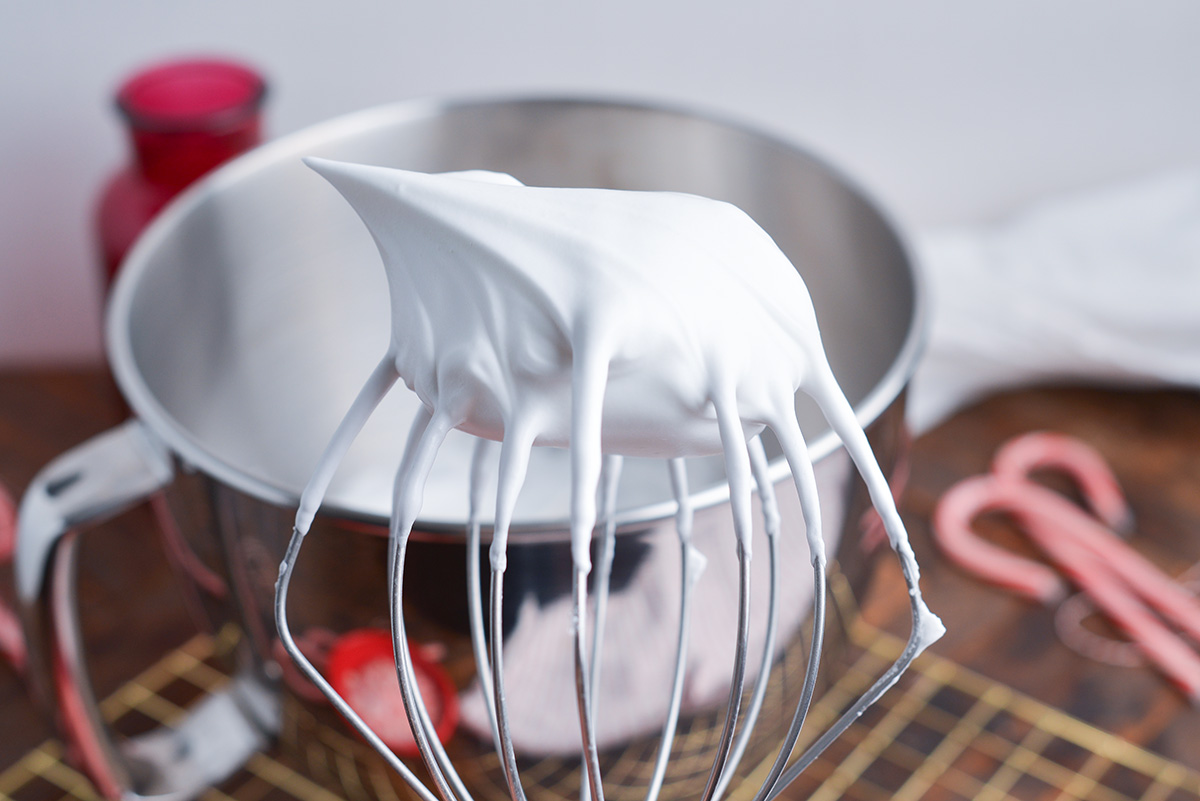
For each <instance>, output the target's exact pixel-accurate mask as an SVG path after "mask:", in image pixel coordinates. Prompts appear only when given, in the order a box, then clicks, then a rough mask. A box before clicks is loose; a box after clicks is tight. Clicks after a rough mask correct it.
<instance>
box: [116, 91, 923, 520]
mask: <svg viewBox="0 0 1200 801" xmlns="http://www.w3.org/2000/svg"><path fill="white" fill-rule="evenodd" d="M519 105H541V106H544V107H550V106H560V107H563V108H569V107H612V108H618V109H625V110H630V111H645V112H653V113H655V114H665V115H674V116H680V117H686V118H689V119H694V120H698V121H702V122H707V123H711V124H714V125H716V126H719V127H722V128H725V129H728V130H730V131H734V132H740V133H744V134H747V135H749V136H752V137H754V138H755V139H757V140H760V141H761V142H763V143H764V144H769V145H772V146H774V147H778V148H781V149H783V150H786V151H789V152H791V153H794V154H796V155H799V156H801V157H803V158H805V159H808V160H810V161H812V162H813V163H815V164H816V165H817V166H818V167H820V168H821V169H822V170H824V171H825V172H827V173H828V174H829V175H830V176H831V177H832V178H834V179H835V180H836V181H837V182H839V183H840V184H842V186H843V188H845V189H846V190H847V192H848V193H850V194H851V195H852V196H854V197H855V198H856V199H857V200H858V201H860V202H861V203H862V204H863V205H864V206H865V207H866V208H868V209H869V210H870V211H871V212H872V213H873V214H875V215H876V216H877V217H878V218H879V220H880V222H881V223H882V225H883V227H884V229H885V230H886V231H887V232H888V233H889V234H890V235H891V236H892V237H893V238H894V240H895V244H896V247H897V250H898V252H899V254H900V255H901V257H902V261H903V262H904V265H905V266H906V267H907V271H908V277H909V280H910V282H911V286H912V298H913V303H912V315H911V319H910V322H909V326H908V330H907V331H906V333H905V337H904V341H903V343H902V344H901V346H900V348H899V350H898V351H897V353H896V357H895V358H894V359H893V360H892V363H891V364H890V365H889V366H888V369H887V370H886V371H885V372H884V374H883V375H882V376H881V378H880V379H879V380H878V381H877V382H876V383H875V385H874V386H873V387H872V388H871V389H870V390H869V391H868V392H867V394H866V395H865V396H864V397H863V399H862V400H861V401H859V402H858V403H857V404H855V405H854V412H855V416H856V418H857V419H858V422H859V424H860V425H862V426H863V428H864V429H865V428H867V427H868V426H869V425H870V424H871V423H873V422H874V421H875V420H877V419H878V418H879V417H880V416H881V415H882V414H883V413H884V412H885V411H886V410H887V409H888V408H889V407H891V406H892V404H893V403H895V402H896V401H897V400H898V399H900V398H901V396H902V395H903V393H904V391H905V389H906V387H907V385H908V383H909V380H910V379H911V378H912V375H913V373H914V372H915V370H916V366H917V363H918V361H919V358H920V355H921V353H922V351H923V350H924V346H925V343H926V340H927V338H928V327H929V315H928V308H927V303H928V291H927V287H926V284H925V280H924V276H923V274H922V273H921V271H920V269H919V268H918V264H917V262H916V260H915V259H914V257H913V250H912V247H911V245H910V244H909V242H908V240H907V239H906V237H905V235H904V233H903V229H902V228H901V227H900V226H899V225H898V224H897V223H896V221H895V219H894V218H893V217H892V215H891V214H890V213H889V212H888V211H887V210H886V209H885V208H884V207H883V206H882V205H881V204H880V203H878V202H877V201H876V200H875V198H874V197H873V196H872V195H871V194H870V193H868V192H866V191H865V190H864V189H863V188H862V187H861V185H860V184H859V183H858V182H857V181H855V180H854V179H852V178H851V177H849V176H848V175H847V174H846V173H845V172H844V171H843V170H841V169H839V168H838V167H836V166H834V165H833V164H831V163H830V162H829V161H828V160H826V159H825V158H823V157H821V156H820V155H818V154H815V153H814V152H813V151H812V150H810V149H809V148H807V147H805V146H803V145H801V144H799V143H797V142H795V141H794V140H792V139H791V138H789V137H785V136H781V135H776V134H775V133H773V132H771V131H769V130H766V129H764V128H763V127H762V126H759V125H755V124H751V123H748V122H746V121H743V120H739V119H735V118H731V117H728V116H726V115H724V114H721V113H718V112H713V111H710V110H703V109H697V108H695V107H691V106H686V105H683V104H675V103H670V102H662V101H659V100H647V99H630V98H617V97H609V96H576V95H561V94H549V95H536V94H532V95H524V94H517V95H488V96H466V97H453V98H418V99H410V100H402V101H398V102H394V103H388V104H384V105H379V106H374V107H371V108H366V109H363V110H360V111H355V112H351V113H348V114H344V115H340V116H338V117H334V118H332V119H329V120H326V121H324V122H320V123H316V124H314V125H311V126H308V127H306V128H302V129H300V130H298V131H295V132H293V133H289V134H285V135H283V136H281V137H279V138H276V139H274V140H271V141H269V142H267V143H265V144H263V145H260V146H259V147H257V148H255V149H253V150H251V151H249V152H247V153H245V154H243V155H241V156H238V157H237V158H235V159H233V160H231V161H229V162H227V163H226V164H224V165H222V166H221V167H219V168H217V169H216V170H214V171H213V172H211V173H209V174H208V175H206V176H205V177H203V178H201V179H200V180H199V181H197V182H196V183H194V184H192V185H191V186H190V187H188V188H187V189H186V190H184V191H183V192H181V193H180V194H179V195H178V196H177V197H176V198H174V199H173V200H172V201H171V202H170V203H169V204H168V205H167V206H166V207H165V208H164V209H163V211H162V212H160V213H159V215H158V216H157V217H155V218H154V220H153V221H152V222H151V223H150V225H149V226H147V228H146V230H145V231H144V232H143V233H142V235H141V236H140V237H139V238H138V240H137V241H136V242H135V244H134V246H133V247H132V248H131V250H130V252H129V254H128V256H127V257H126V258H125V261H124V262H123V264H122V266H121V269H120V271H119V273H118V275H117V279H116V282H115V284H114V286H113V290H112V293H111V295H110V297H109V301H108V306H107V311H106V315H105V344H106V350H107V353H108V358H109V365H110V368H111V370H112V372H113V375H114V377H115V379H116V382H117V385H118V386H119V387H120V389H121V392H122V393H123V394H124V396H125V398H126V400H127V401H128V403H129V405H130V407H131V408H132V409H133V411H134V413H135V415H136V416H137V417H138V418H139V419H140V420H141V421H142V422H143V423H144V424H145V428H146V429H147V430H148V432H149V433H150V434H151V436H153V437H155V438H157V439H158V440H159V441H160V442H161V443H162V444H163V445H164V446H165V447H166V448H167V449H168V450H169V451H171V452H172V453H173V454H175V456H176V457H177V458H178V460H179V461H180V462H181V463H182V464H184V465H186V466H187V468H188V469H190V470H199V471H201V472H203V473H205V474H207V475H208V476H210V477H212V478H213V479H215V480H217V481H218V482H220V483H221V484H224V485H226V486H228V487H231V488H233V489H236V490H238V491H240V492H244V493H246V494H248V495H251V496H254V497H257V498H259V499H261V500H263V501H265V502H267V503H271V504H274V505H277V506H283V507H294V506H296V505H297V504H298V502H299V494H298V493H296V492H294V491H293V490H291V489H288V488H286V487H284V486H282V485H279V484H275V483H273V482H271V481H269V480H266V479H264V478H262V477H261V476H257V475H254V474H252V473H250V472H248V471H246V470H243V469H241V468H238V467H235V466H234V465H231V464H229V463H228V462H226V461H224V460H222V459H221V458H220V457H219V456H217V454H215V453H213V452H211V451H210V450H209V449H207V448H206V447H205V446H204V445H203V444H202V443H201V442H200V441H199V440H198V439H196V438H195V437H194V436H192V435H191V434H190V433H189V432H188V431H187V430H186V429H185V428H184V426H183V425H181V424H180V423H179V422H178V421H177V420H176V419H175V418H174V417H173V416H172V415H171V414H170V413H169V412H168V411H167V409H166V408H165V407H164V406H163V405H162V404H161V403H159V401H158V399H157V398H156V397H155V395H154V393H153V392H152V391H151V390H150V388H149V386H148V385H147V383H146V381H145V380H144V378H143V377H142V375H141V373H140V371H139V370H138V367H137V364H136V359H135V357H134V348H133V342H132V339H131V331H130V326H129V325H128V321H129V318H130V315H131V313H132V309H133V304H134V300H135V295H136V293H137V290H138V286H139V284H140V282H141V280H142V275H143V274H144V273H145V272H146V271H147V270H148V269H149V264H150V263H151V258H150V257H151V255H152V254H153V253H154V252H155V251H156V250H157V249H158V248H159V247H160V245H161V244H162V243H163V242H164V241H165V240H167V238H168V237H170V236H171V233H172V231H174V230H175V229H176V228H178V227H179V226H180V225H181V223H182V222H183V220H184V219H185V218H186V217H187V216H188V215H190V214H191V213H193V211H194V210H195V209H196V208H198V207H199V206H200V205H202V204H203V203H204V202H205V201H206V200H207V199H208V198H210V197H211V196H213V195H216V194H219V193H220V192H221V191H223V190H224V189H225V188H226V187H229V186H232V185H235V184H237V183H239V182H240V181H241V180H243V178H244V177H246V176H249V175H251V174H253V173H255V172H257V171H258V170H260V169H262V168H265V167H266V166H268V165H271V164H275V163H278V162H280V161H282V160H284V159H286V158H290V157H295V158H299V157H300V156H301V155H304V154H306V153H307V152H310V151H312V150H315V149H317V148H319V147H320V146H322V145H325V144H328V143H329V142H331V141H334V140H337V139H339V138H342V137H346V136H350V135H352V134H355V133H359V132H362V131H364V130H370V129H373V128H376V127H379V126H382V125H385V124H390V125H397V124H401V123H406V122H411V121H418V120H421V119H430V118H435V117H438V116H444V115H447V114H449V113H453V112H456V111H462V110H466V109H470V108H479V107H487V106H519ZM840 447H841V442H840V440H839V439H838V438H837V436H836V434H834V432H833V431H832V430H828V429H827V430H826V431H824V432H823V433H822V434H820V435H819V436H818V437H817V438H816V439H814V440H812V441H811V442H809V453H810V456H811V458H812V461H813V463H814V465H815V464H817V463H818V462H820V461H821V460H823V459H825V458H826V457H828V456H829V455H830V454H832V453H833V452H835V451H836V450H838V449H839V448H840ZM769 476H770V479H771V481H772V482H773V483H778V482H780V481H781V480H783V479H784V478H786V477H789V476H790V470H789V469H788V465H787V462H786V460H784V459H783V458H782V457H778V458H776V459H774V460H772V461H771V463H770V465H769ZM728 499H729V487H728V484H726V483H723V482H722V483H719V484H716V485H713V486H711V487H707V488H705V489H702V490H699V491H697V492H695V493H693V494H692V495H691V502H692V505H693V507H694V508H695V509H696V510H699V509H703V508H707V507H710V506H714V505H717V504H721V503H723V502H725V501H727V500H728ZM676 510H677V504H676V503H675V501H674V500H671V499H668V500H665V501H660V502H656V503H653V504H648V505H643V506H640V507H634V508H631V509H625V510H622V511H621V512H620V513H619V514H618V517H617V521H616V522H617V525H618V526H619V527H621V528H628V527H630V526H638V527H644V525H645V524H648V523H651V522H654V521H658V520H662V519H665V518H668V517H671V516H673V515H674V514H675V512H676ZM322 513H323V514H325V515H330V514H332V515H333V516H335V517H339V518H345V519H351V520H359V521H363V522H369V523H373V522H379V518H378V517H377V516H376V515H374V514H370V513H365V512H363V511H361V510H355V509H350V508H345V507H342V506H339V505H338V504H337V503H336V502H334V501H332V500H330V501H327V502H326V503H325V504H323V505H322ZM464 519H465V515H464ZM417 526H418V527H419V528H421V529H422V530H424V531H432V532H437V531H439V530H440V531H446V532H458V533H461V531H462V526H463V523H458V524H456V525H450V524H448V523H440V522H436V521H423V520H421V519H418V521H417ZM565 526H566V521H565V520H564V521H558V522H537V523H522V524H521V525H519V526H518V525H517V522H516V521H514V533H515V532H516V531H517V530H518V529H519V530H521V531H524V532H536V531H555V532H561V531H563V530H564V528H565Z"/></svg>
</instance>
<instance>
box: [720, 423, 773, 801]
mask: <svg viewBox="0 0 1200 801" xmlns="http://www.w3.org/2000/svg"><path fill="white" fill-rule="evenodd" d="M747 446H748V449H749V452H750V469H751V470H752V471H753V473H754V483H755V485H756V486H757V487H758V497H759V502H760V505H761V507H762V514H763V529H764V533H765V534H766V537H767V560H768V567H769V572H770V584H769V587H770V589H769V596H768V600H767V632H766V640H765V642H764V643H763V652H762V659H761V661H760V662H759V665H758V677H757V678H756V679H755V681H754V690H753V691H752V692H751V694H750V705H749V707H748V708H747V710H746V718H745V722H744V723H743V724H742V730H741V732H740V733H739V734H738V738H737V742H736V743H735V744H734V746H733V752H732V753H731V754H730V755H729V764H728V765H727V766H726V768H725V771H724V773H722V775H721V780H720V782H718V783H717V789H716V792H715V793H714V794H713V795H714V796H715V797H716V798H721V797H723V796H724V794H725V790H726V789H728V787H729V783H730V782H731V781H733V777H734V774H735V773H736V772H737V769H738V765H739V764H741V761H742V756H743V755H744V754H745V753H746V747H747V746H748V745H749V744H750V737H751V736H752V735H753V734H754V726H755V725H756V724H757V723H758V715H759V712H761V711H762V703H763V698H765V697H766V694H767V680H768V679H769V678H770V675H771V662H772V661H773V657H774V655H775V637H776V634H777V632H778V629H779V526H780V519H779V504H778V503H777V502H776V500H775V488H774V486H773V485H772V484H771V479H770V476H768V475H767V455H766V453H765V452H764V451H763V444H762V439H760V438H759V437H755V438H753V439H752V440H750V442H749V443H747Z"/></svg>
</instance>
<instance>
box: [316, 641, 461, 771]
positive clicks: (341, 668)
mask: <svg viewBox="0 0 1200 801" xmlns="http://www.w3.org/2000/svg"><path fill="white" fill-rule="evenodd" d="M410 651H411V653H412V661H413V671H414V672H415V673H416V676H417V686H418V687H419V688H420V691H421V696H422V697H423V698H424V699H425V703H426V705H427V706H428V708H429V718H430V720H432V721H433V726H434V731H435V732H436V734H437V737H438V740H440V741H441V742H443V743H444V742H446V741H447V740H449V739H450V737H451V736H452V735H453V734H454V729H455V727H457V726H458V694H457V693H456V692H455V689H454V684H453V683H452V682H451V681H450V677H449V676H448V675H447V674H446V671H445V670H443V669H442V667H441V666H440V665H438V664H437V663H435V662H432V661H430V660H428V659H426V658H425V657H424V656H423V655H422V654H421V651H420V650H419V648H418V647H415V646H413V647H410ZM326 669H327V671H328V676H329V683H330V684H331V685H332V686H333V688H334V689H335V690H337V692H338V694H339V695H341V696H342V697H343V698H345V699H346V702H347V703H348V704H350V706H351V707H352V708H353V709H354V711H355V712H357V713H358V714H359V715H360V716H361V717H362V719H363V721H364V722H365V723H366V724H367V725H368V726H370V727H371V729H372V730H374V732H375V733H376V734H377V735H379V739H381V740H383V742H384V743H386V744H387V746H388V747H389V748H391V749H392V750H393V751H395V752H396V754H398V755H399V756H404V757H419V756H420V750H419V749H418V748H417V741H416V738H415V737H414V736H413V733H412V729H411V728H410V727H409V725H408V716H407V715H406V714H405V712H404V701H403V698H402V697H401V695H400V684H399V680H398V679H397V677H396V663H395V660H394V657H393V653H392V636H391V634H389V633H388V632H386V631H383V630H381V629H358V630H357V631H352V632H349V633H347V634H344V635H342V636H341V637H339V638H338V641H337V642H336V643H334V645H333V648H332V649H331V650H330V651H329V661H328V663H327V666H326Z"/></svg>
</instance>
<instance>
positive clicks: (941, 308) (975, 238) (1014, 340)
mask: <svg viewBox="0 0 1200 801" xmlns="http://www.w3.org/2000/svg"><path fill="white" fill-rule="evenodd" d="M917 253H918V257H919V261H920V262H921V265H922V267H923V269H924V270H925V271H926V273H927V278H928V283H929V287H930V294H931V301H932V302H931V304H930V306H931V312H932V321H931V323H932V325H931V330H930V341H929V347H928V350H927V352H926V356H925V358H924V360H923V361H922V363H921V365H920V367H919V368H918V370H917V373H916V375H915V377H914V379H913V383H912V387H911V392H910V396H909V406H908V414H909V422H910V424H911V425H912V427H913V430H914V431H915V432H917V433H919V432H921V431H924V430H927V429H929V428H931V427H932V426H934V425H935V424H937V423H938V422H939V421H941V420H942V419H944V418H946V417H947V416H949V415H950V414H952V413H953V412H954V411H956V410H958V409H960V408H962V407H963V406H965V405H966V404H968V403H970V402H971V401H973V400H976V399H978V398H980V397H982V396H983V395H986V394H988V393H991V392H994V391H997V390H1000V389H1005V388H1012V387H1017V386H1022V385H1028V384H1034V383H1044V382H1048V381H1087V382H1092V383H1103V384H1112V385H1162V384H1174V385H1183V386H1191V387H1200V170H1196V169H1191V170H1186V171H1179V172H1175V173H1173V174H1169V175H1164V176H1158V177H1154V178H1150V179H1145V180H1141V181H1138V182H1134V183H1130V184H1126V185H1121V186H1114V187H1109V188H1104V189H1101V190H1098V191H1092V192H1086V193H1079V194H1074V195H1069V196H1063V197H1059V198H1054V199H1049V200H1046V201H1043V202H1040V203H1037V204H1035V205H1033V206H1031V207H1030V208H1028V209H1027V210H1025V211H1024V212H1022V213H1020V214H1019V215H1017V216H1016V217H1014V218H1013V219H1011V220H1010V221H1008V222H1006V223H1003V224H995V225H990V226H979V227H973V228H961V229H955V230H947V231H935V232H929V233H927V234H925V235H923V236H919V237H917Z"/></svg>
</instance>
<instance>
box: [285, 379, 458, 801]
mask: <svg viewBox="0 0 1200 801" xmlns="http://www.w3.org/2000/svg"><path fill="white" fill-rule="evenodd" d="M389 365H390V363H389V362H388V361H387V360H385V361H384V362H381V364H380V366H379V367H378V368H376V371H375V373H374V374H372V379H371V380H370V381H368V383H367V385H366V386H364V387H363V389H362V391H361V392H360V393H359V396H358V398H357V399H356V400H355V402H354V405H353V407H352V411H353V412H354V413H353V414H348V415H347V417H346V419H345V420H344V421H343V422H342V425H341V426H339V428H338V431H337V432H336V433H335V435H334V437H333V439H332V441H331V442H330V444H329V446H328V448H327V453H328V454H330V455H331V458H330V461H331V462H332V463H333V464H335V465H336V463H337V462H338V461H340V459H341V457H342V456H343V455H344V454H345V452H346V450H347V449H348V448H349V447H350V443H351V442H352V441H353V440H354V437H355V436H356V435H357V434H358V432H359V430H360V429H361V428H362V424H363V423H365V422H366V418H367V416H368V415H369V414H370V411H371V410H372V409H374V408H375V406H376V405H377V404H378V403H379V400H380V399H382V397H383V396H384V395H386V394H387V391H388V389H390V388H391V386H392V384H393V383H394V382H395V379H396V377H397V376H396V374H395V371H394V370H391V369H390V367H389ZM429 421H430V415H429V413H428V411H426V410H424V408H422V410H421V412H419V413H418V414H417V415H416V416H415V417H414V419H413V423H412V427H411V430H410V432H409V442H410V443H411V442H414V441H415V440H416V439H417V438H419V437H420V436H421V435H422V434H423V433H424V432H425V428H426V427H427V426H428V424H429ZM331 477H332V469H330V470H328V471H326V472H324V473H318V474H317V475H316V476H315V477H314V478H313V480H312V481H310V482H309V485H308V486H307V487H305V490H304V493H303V495H302V496H301V504H300V510H299V511H298V512H297V515H296V517H297V523H296V527H295V528H293V529H292V537H291V540H290V541H289V542H288V547H287V551H286V552H285V553H284V557H283V561H282V563H281V564H280V565H279V578H278V580H277V581H276V584H275V628H276V629H277V630H278V632H279V640H280V642H281V643H282V644H283V648H284V651H285V652H286V653H287V654H288V656H289V657H291V659H292V661H293V662H294V663H295V664H296V665H297V667H299V668H300V671H301V672H302V673H303V674H304V675H305V677H306V678H307V679H308V680H309V681H311V682H312V683H313V684H314V685H315V686H316V687H317V689H319V690H320V691H321V693H322V694H323V695H324V696H325V697H326V698H327V699H329V703H330V704H332V705H333V707H334V709H336V710H337V711H338V712H339V713H340V714H341V715H342V717H344V718H345V719H346V720H348V721H349V722H350V725H352V726H353V727H354V728H355V730H356V731H358V733H359V734H361V735H362V737H363V739H365V740H366V741H367V743H368V744H370V746H371V747H372V748H374V749H375V751H376V752H378V753H379V755H380V756H381V757H382V758H383V760H384V761H385V762H387V764H388V766H389V767H391V768H392V770H394V771H396V773H397V774H398V775H399V776H400V777H401V778H402V779H403V780H404V782H405V783H406V784H408V786H409V787H411V788H412V790H413V792H415V793H416V794H417V795H418V796H420V797H421V799H422V800H423V801H438V797H437V796H436V795H435V794H434V793H433V791H431V790H430V789H429V788H428V787H426V786H425V783H424V782H422V781H421V780H420V779H418V778H417V776H416V774H414V773H413V772H412V771H411V770H409V768H408V766H407V765H405V764H404V763H403V762H402V761H401V760H400V758H399V757H397V756H396V755H395V754H394V753H393V752H392V750H391V749H390V748H388V747H387V745H386V744H384V742H383V741H382V740H381V739H380V738H379V735H377V734H376V733H375V730H374V729H372V728H371V727H370V726H368V725H367V724H366V722H365V721H364V720H363V719H362V717H360V716H359V714H358V713H357V712H355V711H354V708H353V707H352V706H350V704H348V703H347V702H346V699H344V698H342V696H341V695H340V694H339V693H338V692H337V690H335V689H333V687H332V686H331V685H330V684H329V682H328V681H327V680H326V679H325V677H324V676H322V675H321V673H320V671H318V670H317V668H316V666H314V665H313V663H312V662H310V661H309V659H308V657H306V656H305V655H304V653H303V652H302V651H301V650H300V648H299V647H298V646H297V645H296V640H295V638H294V637H293V636H292V629H291V625H290V624H289V623H288V616H287V599H288V588H289V587H290V585H291V581H292V574H293V573H294V572H295V569H296V561H297V560H298V558H299V556H300V549H301V547H302V546H303V544H304V538H305V536H306V535H307V534H308V527H309V525H310V524H311V522H312V519H313V515H314V514H315V512H316V509H317V507H319V506H320V504H321V500H322V499H323V497H324V495H325V490H326V489H327V487H328V486H329V479H330V478H331Z"/></svg>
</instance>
